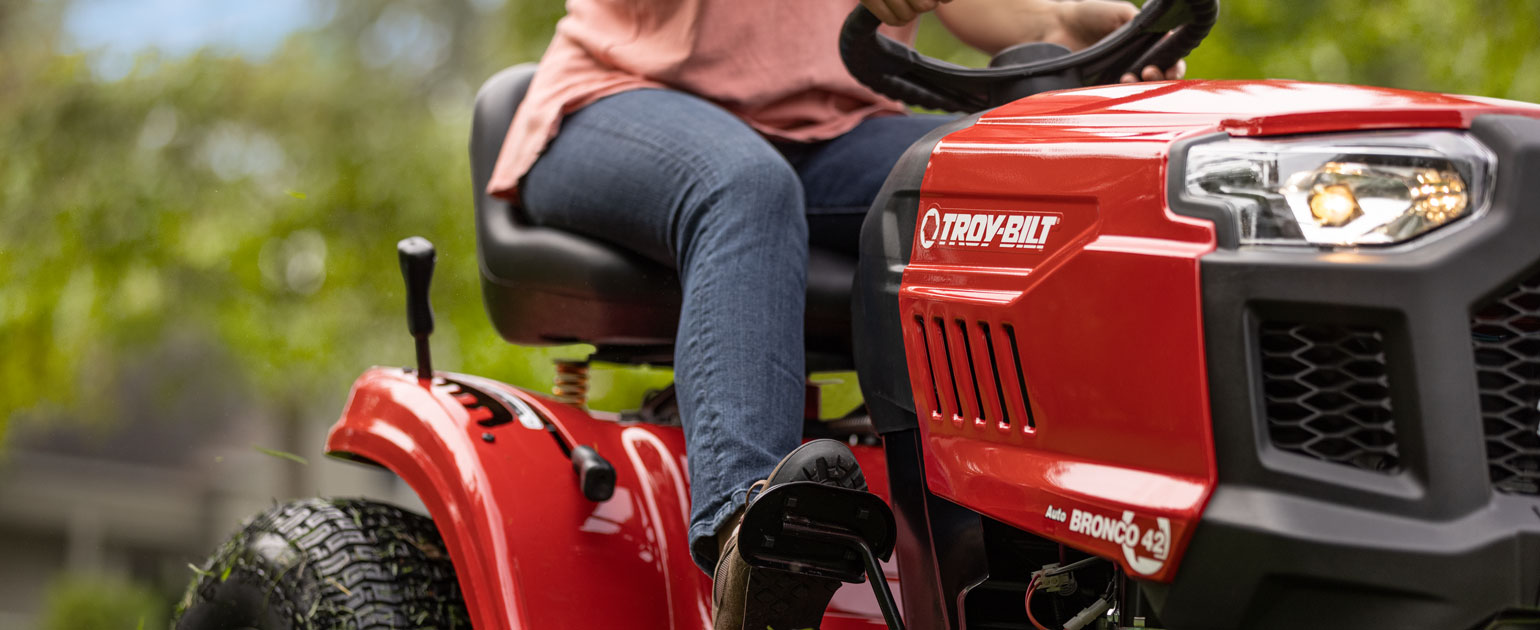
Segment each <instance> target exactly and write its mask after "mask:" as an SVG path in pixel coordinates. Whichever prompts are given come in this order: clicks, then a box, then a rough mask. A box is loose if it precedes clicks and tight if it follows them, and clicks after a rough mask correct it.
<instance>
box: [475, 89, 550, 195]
mask: <svg viewBox="0 0 1540 630" xmlns="http://www.w3.org/2000/svg"><path fill="white" fill-rule="evenodd" d="M534 80H535V64H533V63H526V64H520V65H517V66H513V67H512V68H507V69H504V70H503V71H502V72H499V73H497V74H495V75H492V78H490V79H487V82H486V83H483V84H482V85H481V90H480V91H478V92H477V93H476V113H475V115H474V117H473V118H472V119H471V181H472V183H473V184H474V185H475V187H476V209H477V210H478V214H479V211H480V210H481V207H482V204H483V203H485V202H486V201H487V199H486V198H487V194H486V190H487V182H490V181H492V167H494V166H496V165H497V154H498V153H499V152H501V151H502V150H503V138H504V137H506V136H507V132H508V127H509V126H511V125H512V124H513V114H514V112H515V111H517V110H518V108H519V102H521V101H523V100H524V95H525V94H526V93H528V92H529V84H530V82H531V81H534ZM498 130H501V132H498ZM492 201H493V202H496V203H503V204H506V203H507V202H504V201H501V200H497V199H493V200H492Z"/></svg>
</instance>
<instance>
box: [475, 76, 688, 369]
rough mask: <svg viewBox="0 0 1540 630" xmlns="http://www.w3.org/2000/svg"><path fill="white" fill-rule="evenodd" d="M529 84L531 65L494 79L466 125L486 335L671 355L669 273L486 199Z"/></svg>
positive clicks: (675, 289) (672, 284)
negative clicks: (489, 330) (660, 350)
mask: <svg viewBox="0 0 1540 630" xmlns="http://www.w3.org/2000/svg"><path fill="white" fill-rule="evenodd" d="M534 76H535V64H532V63H530V64H524V65H519V66H514V67H512V68H508V69H506V70H503V71H502V72H499V73H497V74H496V75H493V77H492V78H490V79H488V80H487V82H486V83H484V84H483V85H482V87H481V90H480V91H479V92H477V94H476V108H475V114H474V116H473V118H472V120H471V141H470V157H471V178H472V185H473V186H475V190H474V191H473V194H474V195H475V199H476V255H477V258H478V262H479V263H480V264H479V267H480V272H481V295H482V300H483V302H484V303H485V305H486V308H487V315H489V316H490V317H491V320H492V327H493V328H495V329H496V330H497V332H498V334H499V335H501V336H502V337H503V339H506V340H508V341H510V342H513V343H517V344H523V345H542V344H552V343H573V342H584V343H591V344H593V345H595V346H599V347H600V348H604V347H627V348H634V347H639V346H668V345H671V344H672V343H673V339H674V331H675V329H676V326H677V322H678V321H679V301H680V291H679V282H678V277H677V275H676V274H675V272H674V271H673V270H672V269H670V268H668V267H665V266H663V265H660V264H658V263H656V262H653V261H651V260H647V259H645V258H643V257H642V256H640V255H638V254H635V253H633V252H630V251H628V250H625V249H624V248H620V247H615V246H612V245H609V244H606V243H601V242H599V241H596V240H594V239H591V238H588V237H586V236H583V235H581V234H576V233H573V232H567V231H563V230H558V229H553V228H548V227H542V226H537V225H529V224H527V223H526V222H524V221H523V219H522V211H521V210H520V208H518V207H517V204H515V203H512V202H510V201H508V200H506V199H500V198H497V197H493V196H491V195H488V194H487V182H489V181H490V180H491V179H492V171H493V168H494V167H495V166H496V165H497V157H498V154H499V153H500V152H501V151H502V148H503V140H504V138H506V137H507V135H508V129H509V127H510V126H511V125H512V123H513V117H514V114H515V112H516V111H517V110H518V107H519V104H520V102H521V101H522V100H523V99H524V96H525V94H526V93H527V92H528V90H529V86H530V83H531V82H532V80H533V79H534ZM649 352H651V351H650V350H649Z"/></svg>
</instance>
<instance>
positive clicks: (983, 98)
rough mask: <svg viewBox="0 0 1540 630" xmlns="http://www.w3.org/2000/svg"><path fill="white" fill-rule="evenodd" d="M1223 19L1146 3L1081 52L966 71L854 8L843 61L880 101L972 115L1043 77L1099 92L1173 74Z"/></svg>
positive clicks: (1174, 3)
mask: <svg viewBox="0 0 1540 630" xmlns="http://www.w3.org/2000/svg"><path fill="white" fill-rule="evenodd" d="M1218 16H1219V2H1218V0H1149V2H1146V3H1145V5H1144V8H1143V9H1142V10H1141V11H1140V12H1139V14H1138V15H1136V16H1135V17H1134V19H1133V20H1131V21H1129V22H1128V23H1127V24H1124V25H1123V26H1122V27H1120V28H1118V29H1117V30H1115V31H1113V32H1112V33H1109V34H1108V35H1107V36H1106V37H1104V38H1102V39H1101V41H1098V42H1096V43H1095V44H1092V45H1091V46H1089V47H1086V48H1084V49H1082V50H1078V51H1075V52H1071V53H1068V54H1064V55H1060V56H1056V57H1052V58H1049V59H1044V60H1041V61H1034V62H1030V63H1026V64H1013V65H1005V66H1001V67H990V68H967V67H963V66H959V65H956V64H952V63H947V62H945V61H941V60H938V59H933V58H931V57H927V56H925V55H922V54H920V53H919V52H917V51H915V50H914V49H913V48H910V47H908V46H905V45H904V44H901V43H899V42H896V41H893V40H892V39H890V38H888V37H886V36H884V35H882V34H880V33H878V32H877V29H878V27H880V26H881V25H882V22H881V21H880V20H878V19H877V16H876V15H873V14H872V12H871V11H869V10H867V9H866V7H864V6H857V7H856V8H855V10H853V11H851V13H850V16H849V17H847V18H846V19H845V25H844V27H843V28H842V29H841V30H840V58H841V59H842V60H843V61H844V62H845V67H846V68H847V69H848V70H849V71H850V74H851V75H853V76H854V77H855V78H856V79H857V80H859V81H861V83H863V84H865V85H866V86H867V87H870V88H872V89H873V90H875V91H877V92H878V93H880V94H883V95H885V96H888V97H891V98H894V99H897V100H900V101H903V102H905V103H909V104H911V105H918V106H920V107H927V108H931V109H941V110H947V111H955V112H974V111H979V110H982V109H987V108H989V107H993V106H995V105H999V104H1001V103H998V102H995V101H996V100H997V99H996V95H999V94H1009V93H1012V92H1011V91H1010V90H1005V89H1002V87H1003V86H1007V85H1010V84H1014V83H1019V82H1023V81H1027V80H1031V79H1034V78H1038V77H1044V76H1050V75H1061V76H1067V77H1068V78H1069V79H1070V80H1073V81H1075V82H1077V83H1078V84H1079V85H1101V84H1106V83H1114V82H1116V81H1117V80H1118V78H1119V77H1121V76H1122V75H1123V74H1124V73H1127V72H1135V73H1137V72H1138V71H1139V70H1141V69H1143V68H1144V67H1145V66H1151V65H1153V66H1156V67H1159V68H1169V67H1171V66H1172V65H1173V64H1175V63H1176V62H1177V61H1178V60H1180V59H1182V58H1183V57H1186V56H1187V55H1188V53H1191V52H1192V51H1193V49H1195V48H1197V47H1198V44H1199V43H1201V42H1202V41H1203V38H1204V37H1207V36H1208V33H1209V31H1210V30H1211V29H1213V27H1214V23H1215V22H1216V21H1217V19H1218Z"/></svg>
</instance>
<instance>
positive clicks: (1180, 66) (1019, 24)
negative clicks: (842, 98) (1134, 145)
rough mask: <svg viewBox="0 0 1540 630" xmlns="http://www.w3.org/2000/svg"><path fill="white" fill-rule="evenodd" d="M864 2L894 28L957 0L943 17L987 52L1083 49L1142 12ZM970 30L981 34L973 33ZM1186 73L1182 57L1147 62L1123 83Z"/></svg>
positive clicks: (1116, 5)
mask: <svg viewBox="0 0 1540 630" xmlns="http://www.w3.org/2000/svg"><path fill="white" fill-rule="evenodd" d="M861 4H862V5H864V6H865V7H866V8H867V9H868V10H870V11H871V12H872V14H874V15H876V16H877V18H878V19H880V20H882V21H883V23H885V24H890V25H893V26H901V25H904V24H908V23H909V22H911V21H913V20H914V19H915V18H916V17H918V16H919V15H920V14H922V13H925V12H928V11H934V10H936V9H938V8H940V6H941V5H942V4H955V5H956V6H951V7H947V8H946V9H943V11H944V12H945V13H944V15H943V19H944V20H945V21H946V22H947V25H948V26H949V27H951V28H952V30H953V31H954V32H958V35H959V37H961V38H962V39H963V40H964V41H966V42H968V43H970V44H974V45H976V46H979V47H981V48H985V49H986V51H987V52H994V51H993V50H988V48H994V47H999V48H1004V47H1006V46H1009V45H1011V44H1020V43H1025V42H1033V41H1040V42H1048V43H1050V44H1058V45H1060V46H1063V47H1065V48H1068V49H1070V50H1071V51H1076V50H1081V49H1083V48H1086V47H1088V46H1090V45H1091V44H1094V43H1096V42H1098V41H1100V40H1101V39H1102V38H1103V37H1106V36H1107V34H1109V33H1111V32H1113V31H1115V30H1117V29H1118V27H1120V26H1123V25H1124V24H1126V23H1128V22H1129V21H1131V20H1133V19H1134V16H1135V15H1138V14H1139V8H1138V7H1135V6H1134V5H1132V4H1130V3H1128V2H1124V1H1122V0H1079V1H1073V0H1063V1H1054V0H861ZM959 31H960V32H959ZM969 31H979V32H982V33H980V35H979V36H978V37H969ZM1186 72H1187V62H1185V61H1181V60H1178V61H1177V62H1176V64H1175V65H1173V66H1171V67H1170V68H1166V69H1164V70H1162V69H1161V68H1157V67H1155V66H1145V67H1144V68H1143V69H1142V70H1141V71H1140V73H1139V75H1138V76H1135V75H1134V73H1132V72H1129V73H1125V74H1124V75H1123V76H1122V81H1123V82H1124V83H1133V82H1136V81H1140V80H1143V81H1160V80H1163V79H1180V78H1182V76H1183V75H1185V74H1186Z"/></svg>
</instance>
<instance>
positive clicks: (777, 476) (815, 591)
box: [743, 440, 866, 630]
mask: <svg viewBox="0 0 1540 630" xmlns="http://www.w3.org/2000/svg"><path fill="white" fill-rule="evenodd" d="M767 479H768V481H769V485H771V486H774V485H776V484H781V483H788V482H792V481H816V482H819V483H825V484H829V485H831V486H839V487H841V488H846V489H849V490H861V491H865V490H866V475H865V474H864V473H862V472H861V466H860V464H858V463H857V462H856V459H855V455H854V454H852V453H851V452H850V449H849V448H848V447H846V446H845V445H844V444H842V443H840V442H836V441H834V440H814V441H812V442H808V443H806V444H803V445H802V446H799V447H797V448H796V450H793V451H792V452H791V453H790V454H788V455H787V456H786V458H785V459H782V460H781V463H780V464H777V465H776V467H775V470H772V471H770V476H769V477H768V478H767ZM840 585H841V582H840V581H839V580H834V579H829V578H820V577H814V576H811V575H802V574H800V573H790V572H787V571H777V570H774V569H755V570H754V571H753V572H751V573H750V574H749V584H748V592H747V593H745V595H746V597H745V606H744V615H743V628H744V630H764V629H768V630H805V629H816V628H818V627H819V626H820V625H821V624H822V623H823V615H824V612H825V611H827V610H828V608H829V600H831V599H833V598H834V592H835V591H837V590H839V588H840Z"/></svg>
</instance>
